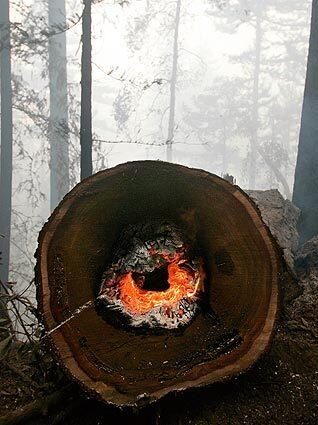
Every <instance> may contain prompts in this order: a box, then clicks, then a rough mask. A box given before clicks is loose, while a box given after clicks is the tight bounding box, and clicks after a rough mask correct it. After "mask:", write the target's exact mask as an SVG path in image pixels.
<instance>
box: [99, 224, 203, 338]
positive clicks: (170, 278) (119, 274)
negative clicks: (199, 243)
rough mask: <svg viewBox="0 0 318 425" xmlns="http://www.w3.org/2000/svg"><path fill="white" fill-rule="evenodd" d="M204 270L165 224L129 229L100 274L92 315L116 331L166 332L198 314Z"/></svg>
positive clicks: (182, 238)
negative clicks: (100, 318)
mask: <svg viewBox="0 0 318 425" xmlns="http://www.w3.org/2000/svg"><path fill="white" fill-rule="evenodd" d="M204 286H205V270H204V261H203V258H202V257H201V256H200V255H199V254H198V250H197V247H196V246H194V243H192V242H191V241H189V239H188V238H187V237H186V235H185V234H184V232H182V231H181V229H179V228H178V227H177V226H176V225H175V224H173V223H171V222H168V221H152V222H148V223H139V224H137V225H131V226H129V227H128V228H127V229H126V230H125V231H124V232H123V233H122V234H121V235H120V237H119V239H118V243H117V245H116V247H115V249H114V256H113V259H112V261H111V263H110V264H109V265H108V266H107V267H106V270H105V272H104V273H103V277H102V282H101V284H100V288H99V293H98V310H99V313H100V314H101V315H102V316H103V318H104V319H105V320H107V321H109V322H111V323H112V324H114V325H116V326H123V327H125V328H130V329H134V330H137V329H138V330H154V331H155V330H157V331H160V330H171V329H181V328H184V327H185V326H187V325H188V324H189V323H190V322H191V321H192V320H193V319H194V318H195V316H196V315H197V314H198V313H199V312H200V311H201V303H202V300H203V298H204V289H205V288H204Z"/></svg>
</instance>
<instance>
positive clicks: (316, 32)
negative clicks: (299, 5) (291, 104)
mask: <svg viewBox="0 0 318 425" xmlns="http://www.w3.org/2000/svg"><path fill="white" fill-rule="evenodd" d="M317 164H318V1H317V0H313V2H312V17H311V31H310V40H309V53H308V63H307V74H306V83H305V93H304V101H303V110H302V117H301V127H300V136H299V146H298V156H297V164H296V171H295V183H294V193H293V202H294V204H295V205H297V207H299V208H300V209H301V218H300V223H299V229H298V230H299V234H300V243H303V242H305V241H306V240H309V239H310V238H311V237H313V236H315V235H317V234H318V167H317Z"/></svg>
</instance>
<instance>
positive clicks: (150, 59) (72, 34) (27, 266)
mask: <svg viewBox="0 0 318 425" xmlns="http://www.w3.org/2000/svg"><path fill="white" fill-rule="evenodd" d="M63 3H64V2H63V1H60V0H52V1H50V5H51V6H52V7H53V8H54V6H55V11H54V15H53V17H52V15H51V21H50V22H51V28H54V31H55V32H56V29H58V31H57V32H59V34H57V35H53V36H52V35H51V36H49V37H55V41H56V43H60V44H61V43H62V44H63V43H65V52H66V57H65V59H66V70H67V85H66V87H65V90H67V108H66V110H65V107H64V109H63V108H61V107H59V106H58V104H57V105H55V113H56V114H57V115H58V116H60V119H61V120H62V121H63V119H64V118H65V122H66V124H65V125H66V127H67V129H65V128H63V126H62V128H59V129H56V128H55V130H54V129H53V130H52V128H50V126H49V125H48V120H49V117H50V113H51V114H52V106H51V112H50V102H49V101H50V92H49V88H50V85H51V93H52V90H60V88H61V84H62V77H63V73H61V72H60V69H61V68H58V70H57V72H55V75H54V69H53V74H52V72H51V73H50V72H49V70H50V68H49V61H51V62H52V60H53V63H56V64H58V63H59V61H62V62H63V58H62V59H61V56H60V55H61V50H58V51H57V52H56V51H54V42H53V43H52V42H51V41H50V43H51V48H52V49H53V50H51V53H50V55H51V59H50V58H49V54H48V41H47V37H45V34H46V33H49V31H50V30H49V28H48V23H49V16H48V12H49V11H48V7H47V2H46V1H31V0H30V1H26V0H23V1H21V2H19V3H18V4H12V6H11V21H13V22H15V23H16V25H15V26H14V27H13V29H12V34H13V50H12V68H13V77H12V78H13V92H14V109H13V111H14V113H13V125H14V127H13V129H14V137H13V138H14V144H13V211H12V243H11V251H12V252H11V255H12V260H11V266H10V269H11V274H10V279H11V280H13V281H17V282H19V284H21V285H22V286H23V285H25V284H26V282H28V281H29V280H31V278H32V276H33V253H34V251H35V248H36V238H37V235H38V232H39V230H40V228H41V226H42V224H43V223H44V221H45V220H46V219H47V218H48V216H49V215H50V210H51V209H52V208H53V207H54V206H56V203H57V199H58V195H55V196H56V198H55V200H53V201H52V199H51V200H50V167H49V164H50V155H52V150H50V143H51V142H52V140H54V137H55V138H56V137H57V138H58V135H59V134H60V135H61V140H62V139H63V140H65V143H69V147H68V152H69V158H68V161H69V177H68V178H69V182H67V185H68V186H69V187H70V188H71V187H73V186H74V185H75V184H76V183H77V182H79V180H80V169H79V164H80V160H79V158H80V145H79V132H80V130H79V128H80V80H81V74H80V65H81V14H82V2H80V1H73V0H67V1H66V4H65V5H66V9H65V15H64V14H63V10H62V9H61V7H60V6H59V5H61V4H63ZM310 8H311V2H310V1H307V0H306V1H304V0H281V1H274V0H266V1H265V0H263V1H259V0H251V1H248V0H246V1H244V0H237V1H234V0H229V1H220V0H215V1H213V0H205V1H204V0H197V1H195V2H193V1H190V0H177V1H166V0H157V1H147V0H139V1H137V0H136V1H134V0H131V1H129V2H116V1H113V2H106V1H100V2H96V4H93V5H92V47H93V51H92V90H93V96H92V113H93V121H92V124H93V171H94V172H97V171H99V170H101V169H104V168H108V167H112V166H114V165H116V164H119V163H123V162H126V161H131V160H137V159H155V160H171V161H172V162H175V163H179V164H184V165H187V166H190V167H196V168H201V169H205V170H207V171H210V172H212V173H215V174H218V175H221V176H222V175H224V174H225V173H228V174H231V175H233V176H234V177H235V179H236V182H237V184H238V185H240V186H241V187H242V188H244V189H268V188H277V189H278V190H279V191H280V192H281V193H282V195H283V196H284V197H286V198H289V199H290V198H291V193H292V189H293V180H294V171H295V163H296V156H297V146H298V139H299V129H300V118H301V109H302V100H303V93H304V82H305V75H306V58H307V52H308V39H309V31H310V11H311V9H310ZM54 22H56V24H54ZM23 31H24V32H25V33H26V34H27V35H25V34H24V35H23ZM61 34H63V35H61ZM21 37H22V41H21ZM23 37H24V38H23ZM41 37H42V38H43V41H42V42H39V43H38V44H34V45H32V43H28V40H32V39H33V38H34V39H37V40H40V39H41ZM63 37H64V38H63ZM53 41H54V38H53ZM60 44H58V47H59V46H60ZM52 55H53V56H52ZM54 55H55V56H54ZM52 57H53V59H52ZM62 62H61V63H62ZM58 66H62V65H58ZM53 68H54V67H53ZM55 71H56V69H55ZM64 100H65V97H64ZM84 101H85V99H84ZM51 105H52V104H51ZM63 117H64V118H63ZM65 135H66V136H65ZM52 138H53V139H52ZM58 140H59V139H58ZM50 141H51V142H50ZM53 143H54V142H53ZM51 146H52V144H51ZM64 153H65V151H64ZM56 173H57V174H60V175H62V174H63V170H62V169H59V170H56ZM62 180H63V181H64V183H65V179H64V178H63V179H62ZM62 186H63V185H62ZM64 186H65V185H64ZM59 190H60V191H61V194H64V192H65V191H66V188H65V187H58V188H56V191H57V192H58V191H59ZM63 191H64V192H63ZM50 202H51V206H50ZM54 204H55V205H54Z"/></svg>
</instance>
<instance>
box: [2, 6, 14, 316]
mask: <svg viewBox="0 0 318 425" xmlns="http://www.w3.org/2000/svg"><path fill="white" fill-rule="evenodd" d="M0 11H1V12H0V41H1V45H0V79H1V87H0V91H1V165H0V167H1V168H0V173H1V174H0V257H1V260H0V280H1V281H2V282H3V283H4V284H6V282H8V279H9V261H10V231H11V202H12V200H11V197H12V87H11V49H10V20H9V1H8V0H0ZM0 291H1V290H0ZM3 315H4V316H5V315H6V312H5V310H4V306H3V305H1V304H0V316H3Z"/></svg>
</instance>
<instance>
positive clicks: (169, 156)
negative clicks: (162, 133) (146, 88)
mask: <svg viewBox="0 0 318 425" xmlns="http://www.w3.org/2000/svg"><path fill="white" fill-rule="evenodd" d="M180 9H181V0H177V7H176V17H175V25H174V38H173V57H172V72H171V79H170V106H169V124H168V139H167V152H166V154H167V161H168V162H172V144H173V139H174V127H175V110H176V85H177V75H178V55H179V46H178V38H179V25H180Z"/></svg>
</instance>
